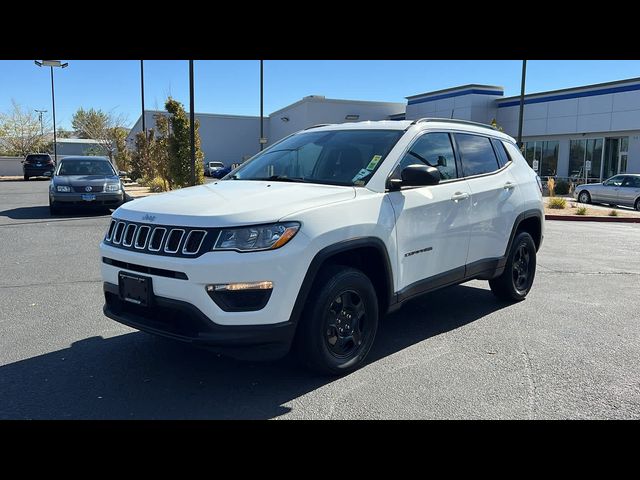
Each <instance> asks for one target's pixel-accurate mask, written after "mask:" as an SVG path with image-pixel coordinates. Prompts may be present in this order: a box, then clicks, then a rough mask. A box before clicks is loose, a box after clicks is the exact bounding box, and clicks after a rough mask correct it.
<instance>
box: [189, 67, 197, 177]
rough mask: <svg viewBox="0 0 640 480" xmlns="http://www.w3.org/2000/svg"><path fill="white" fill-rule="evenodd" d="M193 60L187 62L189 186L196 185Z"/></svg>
mask: <svg viewBox="0 0 640 480" xmlns="http://www.w3.org/2000/svg"><path fill="white" fill-rule="evenodd" d="M193 104H194V102H193V60H189V109H190V110H191V112H190V113H189V123H190V125H189V127H190V132H189V133H190V134H191V135H190V136H191V185H195V184H196V117H195V110H194V106H193Z"/></svg>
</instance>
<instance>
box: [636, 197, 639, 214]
mask: <svg viewBox="0 0 640 480" xmlns="http://www.w3.org/2000/svg"><path fill="white" fill-rule="evenodd" d="M636 210H637V211H639V212H640V198H638V199H637V200H636Z"/></svg>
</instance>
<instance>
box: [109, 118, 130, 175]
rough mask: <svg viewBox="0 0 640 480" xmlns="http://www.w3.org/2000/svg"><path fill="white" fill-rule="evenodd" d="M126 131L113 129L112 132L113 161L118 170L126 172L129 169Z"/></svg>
mask: <svg viewBox="0 0 640 480" xmlns="http://www.w3.org/2000/svg"><path fill="white" fill-rule="evenodd" d="M127 134H128V132H127V130H126V129H124V128H115V129H114V131H113V137H114V144H115V147H116V152H115V157H114V158H115V161H116V166H117V167H118V170H123V171H125V172H128V171H129V170H130V169H131V152H130V151H129V149H128V148H127Z"/></svg>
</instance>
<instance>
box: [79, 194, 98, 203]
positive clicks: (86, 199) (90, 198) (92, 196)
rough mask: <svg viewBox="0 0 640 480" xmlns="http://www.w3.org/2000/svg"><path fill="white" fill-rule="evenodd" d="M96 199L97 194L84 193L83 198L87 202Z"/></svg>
mask: <svg viewBox="0 0 640 480" xmlns="http://www.w3.org/2000/svg"><path fill="white" fill-rule="evenodd" d="M95 199H96V196H95V195H93V194H90V193H88V194H84V195H82V200H84V201H85V202H91V201H92V200H95Z"/></svg>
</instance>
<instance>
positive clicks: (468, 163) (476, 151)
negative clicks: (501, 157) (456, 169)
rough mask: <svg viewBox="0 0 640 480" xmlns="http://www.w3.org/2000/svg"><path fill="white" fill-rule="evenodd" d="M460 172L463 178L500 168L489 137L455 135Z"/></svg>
mask: <svg viewBox="0 0 640 480" xmlns="http://www.w3.org/2000/svg"><path fill="white" fill-rule="evenodd" d="M455 136H456V141H457V143H458V148H459V150H460V159H461V162H462V172H463V174H464V176H465V177H471V176H473V175H482V174H484V173H491V172H495V171H496V170H498V169H499V168H500V166H499V165H498V159H497V158H496V154H495V152H494V150H493V146H492V145H491V140H490V139H489V137H483V136H481V135H473V134H468V133H456V134H455Z"/></svg>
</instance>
